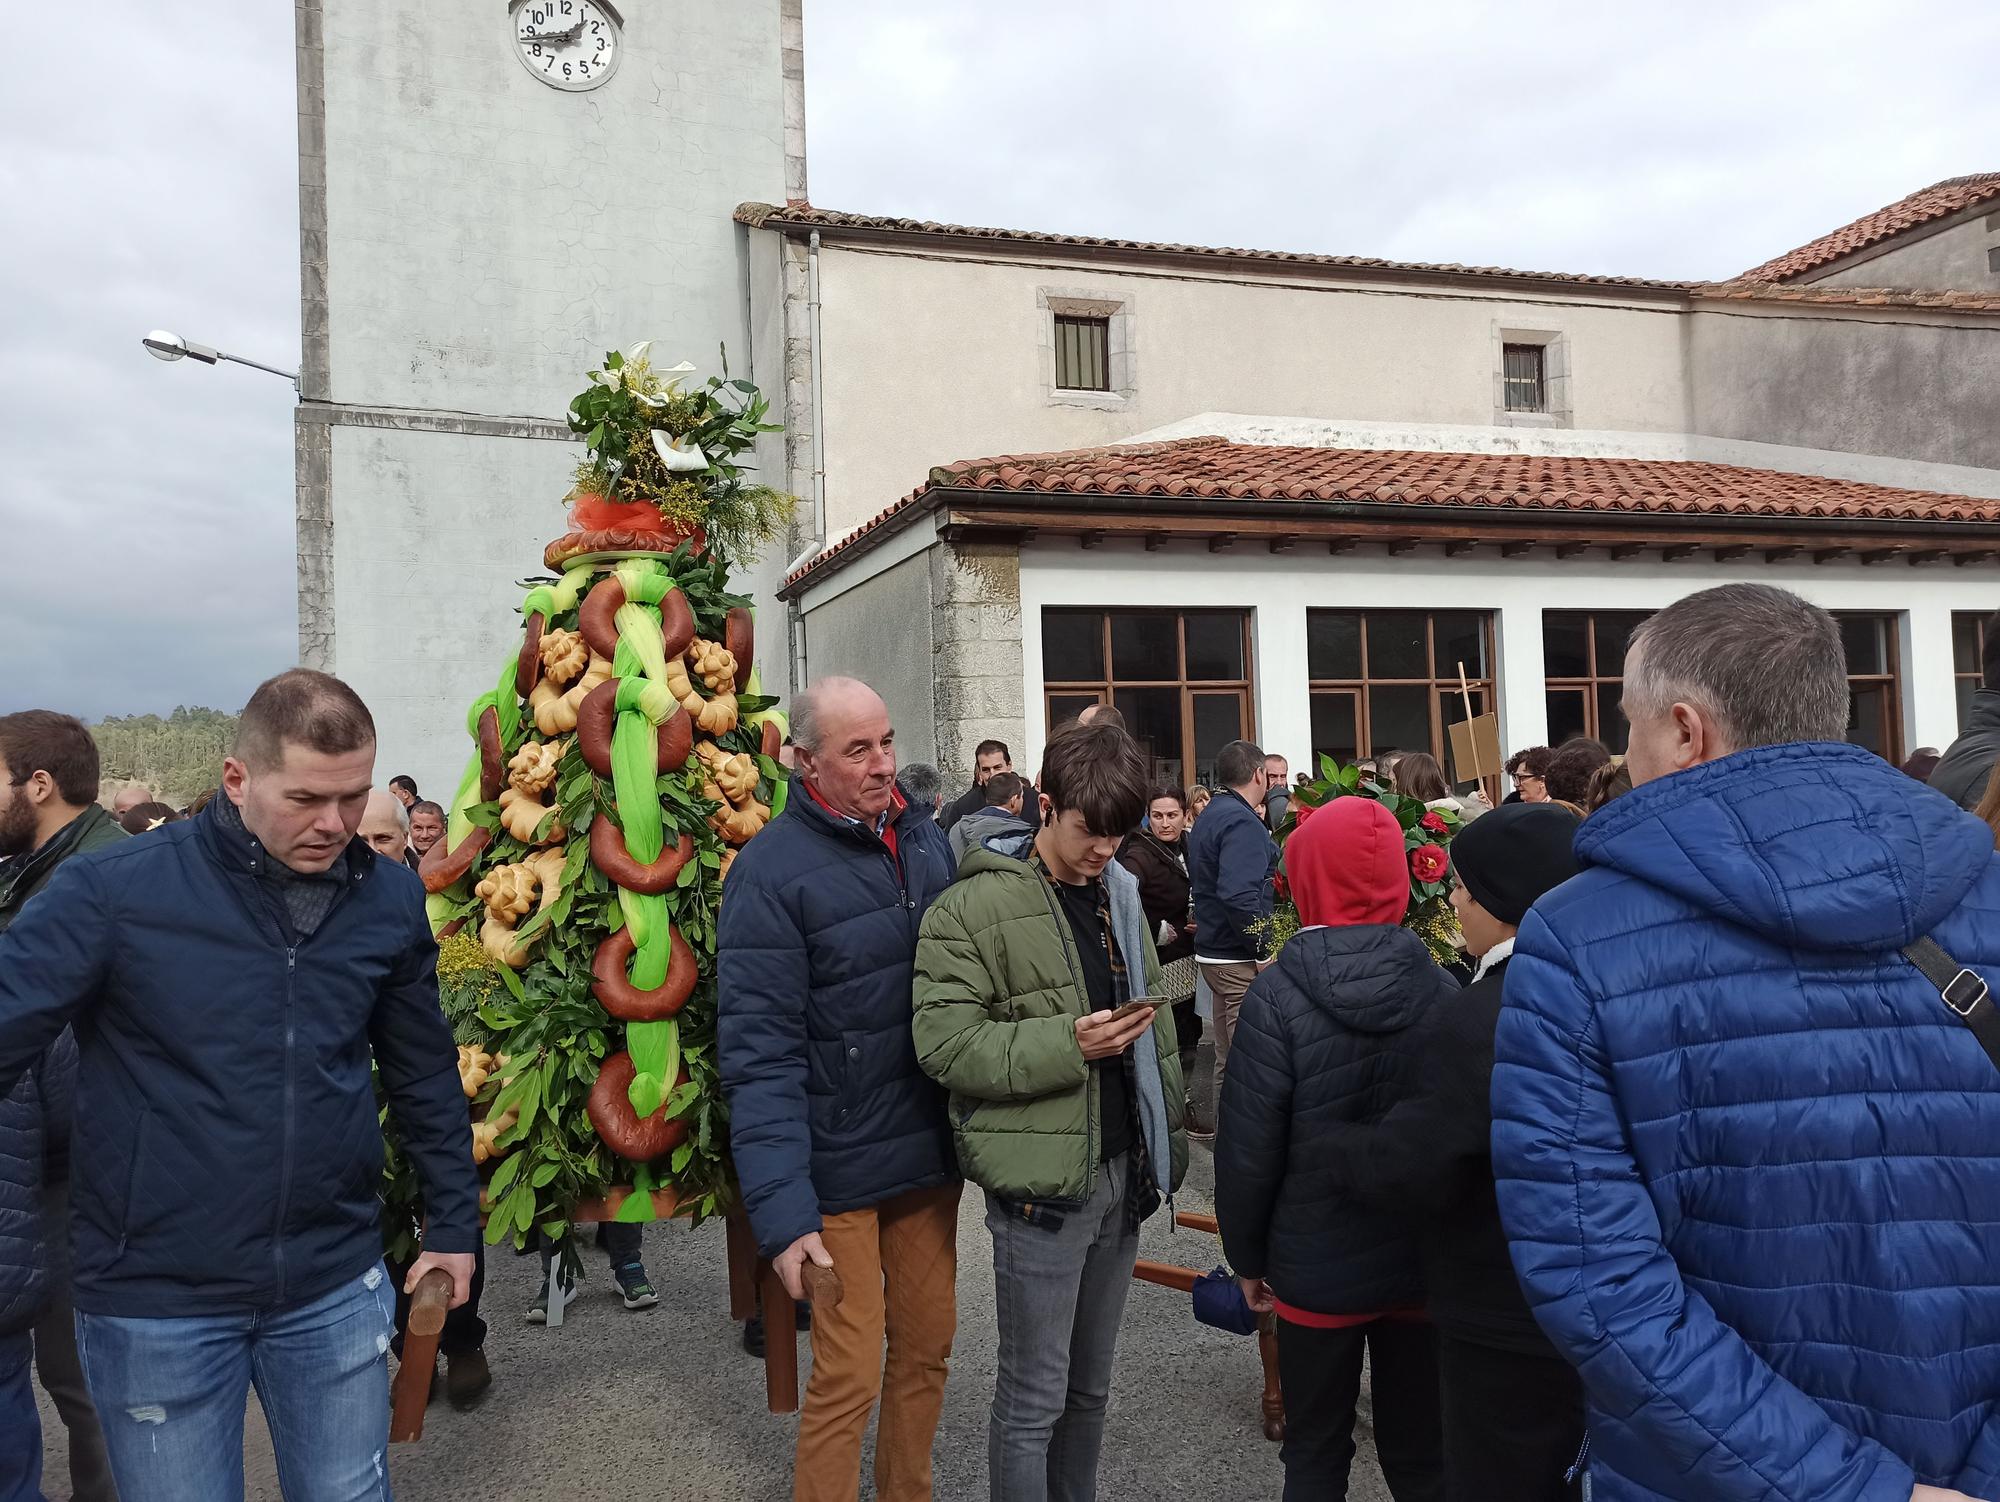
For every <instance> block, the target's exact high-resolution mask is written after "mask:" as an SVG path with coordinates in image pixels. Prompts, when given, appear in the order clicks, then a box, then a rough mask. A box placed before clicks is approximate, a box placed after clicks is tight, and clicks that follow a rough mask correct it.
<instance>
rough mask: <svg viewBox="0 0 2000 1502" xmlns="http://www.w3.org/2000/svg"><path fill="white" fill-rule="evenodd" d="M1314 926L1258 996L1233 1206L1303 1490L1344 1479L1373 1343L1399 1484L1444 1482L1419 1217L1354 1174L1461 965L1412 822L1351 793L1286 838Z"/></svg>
mask: <svg viewBox="0 0 2000 1502" xmlns="http://www.w3.org/2000/svg"><path fill="white" fill-rule="evenodd" d="M1285 868H1286V870H1287V872H1288V873H1289V875H1290V878H1291V888H1292V900H1293V901H1294V903H1295V904H1296V905H1297V907H1298V910H1299V922H1300V923H1301V925H1303V926H1302V927H1301V929H1300V931H1299V933H1298V934H1297V935H1296V936H1295V937H1294V938H1293V939H1291V940H1290V941H1289V942H1288V943H1287V944H1286V945H1285V947H1284V948H1283V949H1282V950H1281V951H1279V953H1278V957H1277V959H1276V960H1275V961H1274V962H1273V963H1272V965H1271V967H1270V969H1268V970H1266V971H1265V972H1264V973H1263V974H1262V975H1260V976H1259V977H1258V978H1257V980H1256V982H1255V983H1254V984H1253V985H1252V986H1251V987H1250V991H1249V994H1248V995H1247V996H1246V997H1245V998H1244V1001H1243V1011H1242V1015H1241V1016H1240V1017H1239V1019H1238V1021H1237V1032H1236V1037H1235V1039H1234V1040H1232V1043H1231V1046H1230V1064H1229V1074H1228V1076H1227V1079H1226V1082H1225V1084H1224V1086H1223V1094H1222V1106H1221V1116H1220V1124H1219V1126H1218V1130H1217V1134H1216V1155H1215V1211H1216V1219H1217V1220H1218V1221H1219V1222H1220V1225H1221V1230H1222V1245H1223V1250H1224V1251H1225V1252H1226V1253H1227V1255H1228V1257H1229V1262H1230V1265H1231V1266H1232V1267H1234V1268H1235V1270H1236V1272H1237V1275H1238V1276H1239V1277H1240V1278H1241V1279H1242V1281H1243V1285H1244V1293H1245V1295H1246V1297H1248V1298H1249V1300H1250V1302H1251V1306H1252V1307H1253V1308H1256V1309H1258V1310H1259V1311H1260V1312H1262V1311H1265V1310H1275V1311H1276V1313H1277V1315H1278V1368H1279V1375H1280V1378H1281V1380H1282V1382H1283V1384H1284V1390H1285V1445H1284V1463H1285V1497H1286V1499H1287V1502H1299V1499H1303V1498H1314V1499H1319V1498H1341V1497H1345V1496H1346V1495H1347V1473H1348V1467H1349V1464H1350V1463H1351V1462H1352V1460H1353V1457H1354V1438H1353V1431H1354V1405H1355V1399H1356V1398H1357V1397H1358V1396H1359V1393H1360V1389H1361V1367H1362V1354H1363V1351H1364V1348H1365V1350H1366V1352H1367V1356H1368V1360H1369V1364H1370V1368H1371V1372H1372V1391H1373V1394H1374V1405H1375V1440H1376V1451H1377V1454H1378V1455H1379V1457H1380V1459H1381V1462H1382V1472H1383V1475H1384V1477H1385V1478H1386V1479H1387V1480H1388V1483H1389V1490H1390V1493H1391V1494H1392V1495H1393V1496H1394V1497H1395V1498H1396V1502H1434V1499H1437V1498H1439V1497H1441V1496H1442V1495H1443V1486H1444V1482H1443V1474H1442V1462H1441V1458H1440V1457H1441V1449H1442V1438H1441V1433H1440V1427H1439V1418H1438V1372H1437V1342H1436V1336H1435V1333H1434V1332H1433V1331H1432V1329H1431V1327H1430V1325H1429V1324H1428V1323H1427V1322H1426V1321H1425V1320H1424V1317H1423V1314H1422V1310H1423V1306H1424V1287H1423V1281H1422V1277H1421V1274H1420V1271H1419V1264H1418V1260H1417V1249H1416V1246H1415V1244H1414V1242H1413V1241H1412V1239H1411V1236H1410V1234H1409V1231H1408V1229H1407V1227H1406V1223H1405V1222H1404V1221H1403V1219H1402V1218H1401V1217H1398V1216H1397V1215H1395V1214H1394V1213H1393V1212H1392V1211H1390V1210H1388V1209H1386V1208H1382V1207H1371V1206H1369V1205H1366V1204H1364V1203H1362V1202H1360V1201H1358V1200H1355V1199H1353V1198H1351V1197H1347V1196H1343V1195H1342V1194H1341V1193H1340V1192H1339V1190H1338V1188H1337V1184H1338V1181H1339V1175H1338V1172H1337V1165H1336V1164H1335V1163H1334V1161H1333V1159H1332V1157H1331V1155H1332V1154H1334V1153H1336V1152H1338V1151H1340V1150H1341V1149H1342V1148H1343V1147H1344V1146H1346V1145H1347V1144H1349V1143H1351V1142H1352V1141H1353V1140H1354V1136H1355V1134H1353V1133H1351V1132H1350V1133H1346V1134H1343V1133H1342V1132H1341V1130H1340V1129H1341V1126H1342V1125H1343V1124H1349V1123H1354V1124H1366V1123H1369V1122H1372V1121H1373V1120H1375V1119H1376V1118H1377V1117H1379V1116H1380V1115H1381V1113H1382V1110H1383V1109H1384V1107H1385V1105H1386V1103H1387V1102H1388V1101H1389V1100H1392V1099H1395V1098H1396V1096H1397V1095H1398V1094H1400V1093H1401V1091H1402V1090H1403V1089H1404V1088H1407V1086H1408V1084H1409V1082H1410V1081H1411V1080H1412V1079H1413V1078H1414V1077H1415V1074H1416V1068H1417V1062H1418V1060H1417V1055H1416V1053H1415V1051H1414V1049H1413V1048H1412V1046H1411V1039H1410V1028H1411V1024H1412V1023H1414V1022H1415V1021H1416V1020H1417V1019H1418V1018H1419V1017H1420V1016H1422V1015H1423V1013H1424V1011H1425V1009H1426V1008H1428V1007H1432V1006H1435V1005H1438V1004H1440V1003H1442V1002H1444V1001H1445V1000H1446V999H1447V998H1448V997H1449V996H1450V995H1451V993H1452V992H1454V991H1456V990H1457V989H1458V987H1457V984H1456V983H1455V982H1454V981H1453V980H1452V979H1451V977H1450V976H1448V975H1446V974H1445V972H1444V971H1442V970H1440V969H1439V968H1438V966H1437V964H1436V962H1435V961H1433V960H1432V958H1431V955H1430V951H1429V950H1428V949H1427V948H1425V946H1424V943H1423V941H1422V940H1421V939H1419V938H1418V937H1417V936H1416V935H1415V934H1413V933H1411V932H1410V931H1409V930H1408V929H1406V928H1404V927H1403V926H1402V921H1403V915H1404V914H1405V912H1407V911H1408V908H1409V904H1410V877H1409V868H1408V866H1407V864H1406V863H1405V857H1404V853H1403V831H1402V827H1401V826H1400V825H1398V824H1397V822H1396V819H1395V816H1394V815H1393V814H1391V813H1390V812H1389V811H1388V810H1387V809H1385V808H1384V807H1383V806H1382V805H1381V804H1379V803H1377V802H1375V801H1374V800H1373V799H1370V798H1358V797H1357V798H1338V799H1335V800H1334V801H1333V802H1331V803H1328V804H1326V805H1324V806H1323V807H1321V808H1320V809H1318V810H1317V811H1316V812H1315V813H1314V814H1313V816H1312V818H1311V819H1310V820H1309V821H1308V822H1307V823H1306V824H1305V825H1303V826H1302V827H1300V828H1298V829H1297V830H1295V831H1294V833H1293V834H1292V836H1291V838H1290V839H1289V840H1288V841H1287V842H1286V844H1285Z"/></svg>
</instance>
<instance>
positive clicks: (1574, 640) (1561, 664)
mask: <svg viewBox="0 0 2000 1502" xmlns="http://www.w3.org/2000/svg"><path fill="white" fill-rule="evenodd" d="M1589 623H1590V617H1589V616H1588V615H1585V614H1584V613H1583V612H1581V611H1577V610H1544V611H1543V612H1542V672H1543V673H1544V675H1546V676H1547V677H1550V678H1582V677H1586V676H1588V674H1589V672H1590V659H1589V657H1588V656H1587V655H1586V650H1587V649H1586V647H1585V633H1586V632H1587V630H1588V628H1589ZM1549 734H1550V736H1551V737H1553V736H1554V735H1555V731H1554V730H1553V729H1551V730H1550V731H1549Z"/></svg>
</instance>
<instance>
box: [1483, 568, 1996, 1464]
mask: <svg viewBox="0 0 2000 1502" xmlns="http://www.w3.org/2000/svg"><path fill="white" fill-rule="evenodd" d="M1624 709H1625V714H1626V717H1627V719H1629V720H1630V721H1631V725H1632V738H1631V749H1630V752H1629V753H1628V756H1627V761H1626V765H1627V766H1628V767H1629V768H1630V769H1631V773H1632V781H1633V783H1634V784H1635V786H1634V788H1633V790H1632V791H1631V792H1629V793H1627V794H1625V795H1624V796H1623V797H1621V798H1619V799H1618V800H1617V801H1616V802H1614V803H1610V804H1607V805H1606V806H1605V807H1603V808H1602V809H1600V810H1599V811H1598V812H1597V813H1595V814H1593V815H1592V816H1591V817H1590V820H1589V821H1588V822H1587V823H1586V824H1584V825H1583V827H1582V828H1581V830H1580V831H1579V832H1578V834H1577V837H1576V854H1577V857H1578V861H1579V863H1580V864H1581V866H1582V867H1583V870H1582V872H1581V874H1579V875H1578V876H1576V877H1574V878H1573V879H1571V880H1570V881H1568V882H1566V883H1564V884H1563V885H1562V886H1559V887H1557V888H1556V889H1555V890H1554V891H1552V892H1549V893H1548V894H1547V895H1546V896H1544V897H1542V898H1541V899H1540V900H1539V901H1537V902H1536V903H1535V905H1534V907H1533V908H1532V909H1531V910H1530V911H1529V913H1528V914H1527V917H1526V919H1525V920H1524V921H1523V923H1522V924H1521V928H1520V934H1519V937H1518V938H1517V939H1516V941H1515V947H1514V949H1513V958H1512V961H1511V963H1510V964H1509V966H1508V969H1507V980H1506V999H1505V1003H1504V1005H1503V1007H1502V1009H1501V1013H1500V1023H1499V1030H1498V1036H1497V1039H1496V1043H1495V1051H1496V1057H1497V1064H1496V1068H1495V1070H1494V1074H1493V1091H1492V1103H1493V1138H1492V1144H1493V1169H1494V1177H1495V1183H1496V1185H1497V1189H1498V1194H1499V1202H1500V1213H1501V1218H1502V1220H1503V1222H1504V1223H1505V1226H1506V1230H1507V1234H1508V1239H1509V1241H1510V1242H1511V1250H1512V1256H1513V1262H1514V1268H1515V1270H1516V1271H1517V1272H1518V1273H1519V1274H1520V1278H1521V1282H1522V1286H1523V1289H1524V1291H1525V1292H1526V1294H1527V1296H1528V1301H1529V1303H1530V1304H1531V1305H1532V1306H1533V1308H1534V1312H1535V1317H1536V1319H1537V1320H1538V1321H1539V1322H1540V1324H1541V1326H1542V1328H1543V1329H1544V1330H1545V1331H1546V1332H1547V1333H1548V1335H1549V1337H1550V1339H1551V1340H1552V1341H1553V1342H1554V1343H1555V1346H1556V1348H1557V1350H1558V1351H1560V1352H1561V1353H1562V1354H1563V1355H1564V1356H1566V1357H1567V1358H1568V1359H1569V1361H1570V1363H1571V1364H1572V1365H1574V1366H1575V1367H1576V1369H1577V1372H1578V1374H1579V1376H1581V1378H1582V1380H1583V1385H1584V1388H1585V1392H1586V1396H1587V1399H1588V1406H1589V1429H1590V1444H1589V1447H1588V1458H1587V1460H1586V1461H1585V1463H1584V1464H1585V1468H1586V1470H1587V1473H1588V1477H1589V1482H1590V1484H1591V1487H1592V1489H1593V1491H1594V1493H1595V1495H1596V1496H1597V1497H1598V1498H1600V1499H1623V1498H1640V1497H1644V1498H1664V1497H1675V1498H1701V1499H1704V1502H1729V1499H1739V1502H1750V1499H1753V1498H1754V1499H1759V1502H1762V1499H1769V1498H1777V1497H1799V1498H1805V1497H1811V1498H1814V1499H1815V1502H1904V1499H1906V1498H1913V1497H1914V1498H1918V1499H1937V1498H1950V1497H1960V1496H1962V1495H1964V1494H1971V1495H1974V1496H1979V1497H1988V1498H1991V1497H2000V1286H1996V1284H1995V1281H1994V1269H1995V1268H1996V1267H2000V1155H1996V1153H1995V1150H1994V1144H1995V1142H2000V1067H1996V1061H2000V1039H1996V1034H2000V1015H1996V1014H1995V1013H1994V1011H1993V1004H1992V1001H1991V1000H1990V998H1988V996H1987V994H1986V989H1987V986H1988V984H1990V983H1991V982H1992V981H1993V980H1994V978H1995V977H1996V976H2000V924H1996V922H1995V917H1996V915H2000V860H1996V857H1995V854H1994V849H1993V832H1992V830H1990V829H1989V828H1988V827H1987V826H1986V824H1985V823H1984V822H1983V821H1982V820H1980V819H1978V818H1976V817H1974V816H1973V815H1971V814H1968V813H1965V812H1964V811H1962V810H1960V809H1958V808H1957V807H1955V806H1954V805H1953V804H1952V802H1951V800H1950V799H1949V798H1946V797H1944V796H1942V795H1940V794H1938V793H1936V792H1933V791H1931V790H1930V789H1928V788H1925V787H1922V786H1920V785H1919V784H1917V783H1915V782H1913V781H1912V780H1911V779H1909V778H1908V777H1905V776H1904V775H1903V774H1902V773H1901V772H1900V771H1898V770H1897V769H1896V768H1895V767H1893V766H1891V765H1890V764H1889V763H1887V762H1885V761H1883V760H1882V759H1881V758H1879V757H1877V756H1875V755H1874V754H1873V753H1871V752H1868V751H1864V750H1862V749H1860V748H1859V747H1856V746H1849V745H1844V744H1841V740H1842V735H1843V732H1844V730H1845V727H1846V724H1847V711H1848V688H1847V668H1846V663H1845V660H1844V657H1843V654H1842V651H1841V644H1840V630H1839V627H1838V626H1837V625H1836V624H1835V623H1834V621H1833V620H1832V618H1831V617H1829V616H1828V615H1827V614H1826V612H1825V611H1823V610H1820V609H1818V608H1817V607H1815V606H1812V605H1809V604H1807V603H1806V602H1805V601H1804V600H1801V599H1799V598H1798V597H1797V596H1796V595H1792V594H1787V593H1786V592H1785V591H1783V590H1779V589H1773V588H1770V587H1768V586H1766V585H1757V584H1731V585H1725V586H1723V587H1722V588H1719V589H1711V590H1706V591H1703V592H1702V593H1700V594H1696V595H1691V596H1689V597H1688V598H1686V599H1684V600H1681V601H1680V602H1679V603H1677V604H1674V605H1670V606H1668V607H1667V608H1666V609H1665V610H1663V611H1661V612H1660V613H1659V614H1658V615H1656V616H1654V617H1653V618H1652V619H1651V620H1649V621H1647V622H1646V623H1645V624H1644V625H1642V626H1641V627H1639V629H1638V631H1637V632H1636V633H1635V634H1634V636H1633V638H1632V645H1631V647H1630V648H1629V649H1628V651H1627V653H1626V658H1625V682H1624ZM1961 967H1969V968H1964V969H1961ZM1989 1040H1994V1041H1989ZM1989 1049H1991V1050H1993V1051H1992V1052H1990V1053H1989V1052H1988V1050H1989ZM1951 1487H1956V1488H1957V1489H1958V1490H1957V1491H1951V1490H1942V1489H1944V1488H1951Z"/></svg>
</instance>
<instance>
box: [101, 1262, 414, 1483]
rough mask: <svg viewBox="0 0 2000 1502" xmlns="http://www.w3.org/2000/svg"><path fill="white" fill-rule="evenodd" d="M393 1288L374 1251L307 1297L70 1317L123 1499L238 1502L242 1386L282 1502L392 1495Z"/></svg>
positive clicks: (240, 1468)
mask: <svg viewBox="0 0 2000 1502" xmlns="http://www.w3.org/2000/svg"><path fill="white" fill-rule="evenodd" d="M394 1309H395V1290H394V1289H393V1288H391V1287H390V1285H389V1279H388V1275H387V1273H386V1272H385V1271H384V1269H383V1268H382V1266H381V1265H380V1264H379V1263H378V1264H377V1265H376V1266H375V1267H372V1268H370V1269H369V1270H368V1272H366V1273H365V1274H363V1275H362V1276H361V1277H358V1278H355V1279H354V1280H352V1281H351V1282H348V1283H344V1284H342V1285H341V1286H340V1287H338V1288H336V1289H334V1290H333V1291H332V1292H330V1293H327V1294H323V1295H321V1296H320V1297H319V1298H317V1299H314V1300H313V1301H312V1302H311V1303H309V1304H298V1305H294V1306H293V1307H291V1308H289V1309H276V1310H266V1311H263V1312H261V1313H256V1314H235V1315H208V1316H201V1317H198V1318H193V1319H171V1318H169V1319H125V1318H119V1317H115V1316H111V1315H103V1314H85V1313H83V1312H81V1311H79V1312H78V1313H77V1316H76V1344H77V1350H78V1353H79V1354H80V1355H81V1356H82V1358H83V1370H84V1375H85V1377H86V1379H87V1380H88V1381H89V1384H90V1396H91V1400H92V1401H93V1402H94V1403H95V1404H96V1405H97V1413H98V1418H99V1421H100V1422H101V1423H102V1424H103V1426H104V1443H105V1448H106V1449H107V1450H108V1451H109V1452H110V1455H111V1472H112V1475H113V1476H114V1477H115V1478H116V1480H117V1482H118V1494H119V1496H120V1497H121V1498H122V1499H123V1502H242V1497H243V1410H244V1404H245V1401H246V1399H247V1396H248V1393H249V1389H250V1388H251V1387H252V1386H253V1385H254V1386H255V1387H256V1389H257V1400H258V1402H259V1403H260V1404H261V1405H262V1407H263V1409H264V1415H265V1418H266V1419H267V1421H268V1422H269V1424H270V1429H271V1446H272V1449H273V1450H274V1451H275V1452H276V1455H277V1461H278V1481H279V1484H280V1485H281V1486H282V1487H283V1488H284V1494H285V1499H286V1502H362V1499H364V1498H365V1499H370V1502H387V1499H388V1497H389V1468H388V1450H389V1358H388V1350H389V1337H390V1335H391V1334H392V1333H393V1332H392V1330H391V1323H390V1322H391V1320H392V1318H393V1316H394Z"/></svg>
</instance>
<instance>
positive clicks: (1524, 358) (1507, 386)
mask: <svg viewBox="0 0 2000 1502" xmlns="http://www.w3.org/2000/svg"><path fill="white" fill-rule="evenodd" d="M1501 354H1502V359H1503V372H1502V373H1503V380H1502V382H1501V387H1502V390H1503V392H1504V393H1505V402H1506V410H1507V411H1509V412H1546V411H1548V410H1549V393H1548V382H1547V381H1546V380H1544V379H1543V358H1542V357H1543V349H1542V346H1541V345H1539V344H1509V345H1505V346H1503V347H1502V351H1501Z"/></svg>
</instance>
